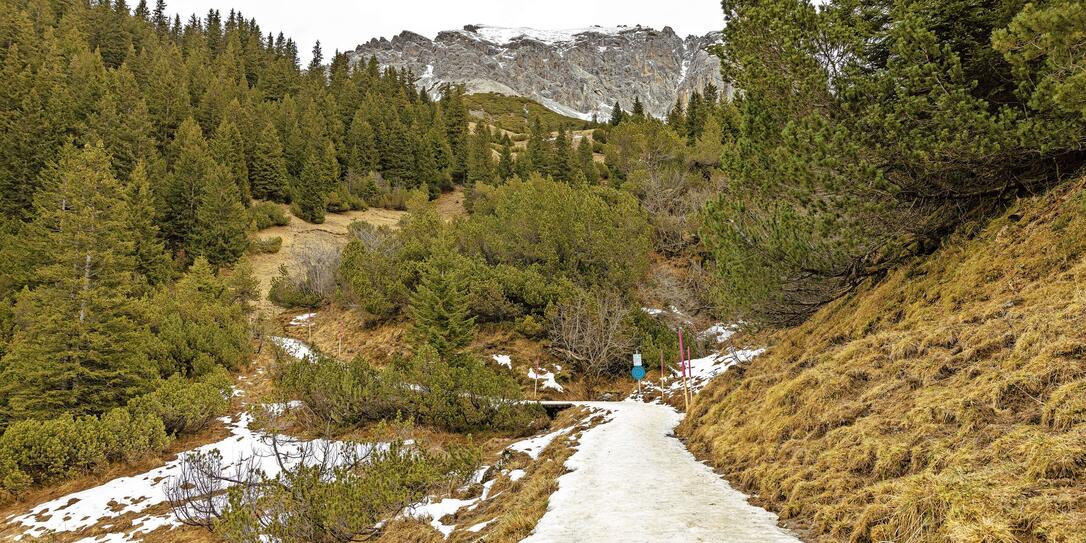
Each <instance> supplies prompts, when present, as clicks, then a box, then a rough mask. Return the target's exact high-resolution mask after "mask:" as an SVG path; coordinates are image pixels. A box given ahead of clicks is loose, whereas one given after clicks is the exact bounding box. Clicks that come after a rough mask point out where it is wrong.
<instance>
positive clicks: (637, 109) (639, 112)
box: [632, 96, 645, 119]
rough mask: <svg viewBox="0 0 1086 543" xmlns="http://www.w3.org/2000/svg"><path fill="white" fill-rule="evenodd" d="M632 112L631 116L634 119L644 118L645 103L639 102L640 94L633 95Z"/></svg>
mask: <svg viewBox="0 0 1086 543" xmlns="http://www.w3.org/2000/svg"><path fill="white" fill-rule="evenodd" d="M632 114H633V117H634V118H635V119H644V118H645V105H644V104H642V103H641V97H640V96H635V97H634V105H633V112H632Z"/></svg>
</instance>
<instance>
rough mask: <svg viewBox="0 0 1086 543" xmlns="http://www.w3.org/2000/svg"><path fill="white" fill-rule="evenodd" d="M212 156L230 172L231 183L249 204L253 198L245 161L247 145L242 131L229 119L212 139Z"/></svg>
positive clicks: (241, 198)
mask: <svg viewBox="0 0 1086 543" xmlns="http://www.w3.org/2000/svg"><path fill="white" fill-rule="evenodd" d="M211 156H212V158H214V159H215V162H217V163H218V164H219V165H220V166H224V167H225V168H226V171H227V172H229V177H230V181H231V182H232V183H234V185H235V186H236V187H237V188H238V191H237V192H238V198H240V201H241V202H242V203H244V204H248V203H249V200H250V198H252V192H251V189H250V188H249V167H248V164H247V161H246V160H245V143H244V142H243V141H242V136H241V130H239V129H238V127H237V125H235V124H234V123H233V121H230V120H229V119H226V120H223V122H222V123H221V124H219V128H218V129H216V130H215V136H214V137H213V138H212V139H211Z"/></svg>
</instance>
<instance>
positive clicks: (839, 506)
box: [680, 180, 1086, 543]
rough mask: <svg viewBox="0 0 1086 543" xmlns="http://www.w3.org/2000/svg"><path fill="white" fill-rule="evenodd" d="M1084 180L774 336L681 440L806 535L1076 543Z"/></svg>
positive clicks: (694, 416) (691, 420)
mask: <svg viewBox="0 0 1086 543" xmlns="http://www.w3.org/2000/svg"><path fill="white" fill-rule="evenodd" d="M1084 186H1086V180H1083V181H1079V182H1077V183H1071V184H1068V185H1066V186H1064V187H1061V188H1059V189H1056V190H1054V191H1052V192H1050V193H1049V194H1047V195H1045V196H1039V197H1035V198H1032V199H1028V200H1022V201H1021V202H1019V203H1018V204H1017V205H1016V206H1015V207H1014V208H1013V209H1011V210H1009V211H1008V212H1007V213H1005V214H1004V215H1003V216H1001V217H1000V218H998V219H996V220H993V221H992V222H990V223H989V224H987V225H985V226H983V227H973V228H963V232H962V233H959V234H958V235H956V236H955V237H954V238H953V239H951V240H949V241H947V242H946V243H945V245H944V247H943V248H941V249H940V250H939V251H938V252H937V253H936V254H934V255H932V256H931V257H929V258H926V259H923V260H918V261H916V262H913V263H910V264H908V265H904V266H902V267H901V268H899V269H897V270H895V271H893V272H891V273H889V274H888V275H887V277H885V278H884V279H882V280H881V281H878V282H871V283H870V284H867V285H864V286H863V287H862V288H860V289H858V290H857V291H856V292H854V293H853V294H851V295H850V296H848V297H846V298H844V299H841V300H838V301H836V302H834V303H832V304H830V305H829V306H827V307H825V308H823V309H822V310H821V311H820V312H818V313H817V314H816V315H814V316H813V317H812V318H811V319H809V321H808V322H806V323H804V324H803V325H801V326H798V327H796V328H794V329H790V330H784V331H781V332H779V333H778V334H776V335H774V336H773V338H772V344H773V346H772V347H771V348H770V350H769V351H768V352H767V353H766V354H765V355H763V356H762V357H760V358H758V359H756V361H755V362H754V363H753V364H751V365H750V366H749V367H747V368H746V371H744V372H730V373H729V374H727V375H725V376H724V377H721V378H719V379H717V380H716V381H715V382H714V383H712V384H711V385H710V386H709V387H707V388H706V389H705V390H704V391H703V392H702V393H701V394H700V395H699V396H698V398H697V400H696V401H695V403H694V406H693V407H692V409H691V414H690V416H689V417H688V418H687V420H686V421H685V422H684V423H683V425H682V426H681V428H680V431H681V433H682V434H683V435H684V436H685V437H686V438H687V439H688V441H689V443H690V446H691V448H692V449H693V450H694V451H695V452H696V453H698V454H700V455H701V456H703V457H706V458H708V459H710V460H711V462H712V463H713V464H714V465H715V466H716V467H717V468H719V469H720V470H721V471H722V472H723V473H724V474H726V476H727V477H728V478H729V480H731V481H732V482H733V483H734V484H736V485H737V486H739V487H741V488H743V489H744V490H746V491H748V492H749V493H751V494H753V495H756V496H757V501H760V502H761V503H762V504H764V505H766V506H767V507H770V508H772V509H775V510H777V511H779V512H780V514H781V517H782V518H783V519H786V520H787V521H788V522H791V523H795V524H797V525H799V526H802V527H807V528H810V530H811V533H813V534H815V535H814V536H812V537H813V539H816V540H818V541H851V542H857V543H862V542H875V541H894V542H899V543H907V542H921V541H924V542H927V541H931V542H961V543H1002V542H1018V541H1021V542H1069V543H1070V542H1073V543H1081V542H1084V541H1086V290H1084V288H1083V287H1084V286H1086V283H1084V281H1086V261H1084V260H1083V255H1084V253H1086V189H1084Z"/></svg>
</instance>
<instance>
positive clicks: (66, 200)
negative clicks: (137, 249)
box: [0, 145, 154, 422]
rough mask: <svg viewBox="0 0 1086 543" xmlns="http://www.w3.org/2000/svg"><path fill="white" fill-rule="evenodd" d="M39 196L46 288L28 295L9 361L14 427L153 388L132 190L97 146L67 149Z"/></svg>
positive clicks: (2, 367) (0, 376)
mask: <svg viewBox="0 0 1086 543" xmlns="http://www.w3.org/2000/svg"><path fill="white" fill-rule="evenodd" d="M46 176H47V177H48V180H49V183H48V187H47V188H46V189H44V190H43V191H42V192H41V193H39V194H38V195H37V196H36V197H35V209H36V211H37V219H36V221H35V223H34V227H33V229H34V232H35V238H36V241H37V242H38V243H40V244H41V245H42V247H44V248H45V249H46V250H45V252H44V253H43V254H44V258H43V260H42V261H40V262H39V263H38V268H37V273H38V275H39V276H40V278H41V285H40V286H38V287H37V288H35V289H34V290H32V291H25V292H24V293H23V294H22V295H20V296H19V301H18V307H17V309H16V314H17V315H19V318H18V322H17V326H18V328H17V331H16V332H15V336H14V338H13V339H12V342H11V344H10V345H9V347H8V349H7V352H6V354H5V355H4V358H3V360H2V361H0V398H3V404H2V405H0V416H2V418H3V420H4V421H5V422H10V421H12V420H17V419H22V418H28V417H37V418H48V417H53V416H57V415H60V414H62V413H71V414H85V413H100V412H102V411H104V410H106V409H109V408H110V407H114V406H118V405H122V404H124V403H125V402H126V401H127V400H128V399H129V398H131V397H132V396H134V395H136V394H139V393H142V392H145V391H146V390H147V389H148V386H149V385H150V383H151V380H152V379H153V378H154V369H153V367H152V366H151V365H150V364H147V363H146V349H147V344H148V340H149V338H148V335H147V332H146V331H145V330H144V329H143V328H142V327H141V326H140V324H139V317H138V306H137V303H136V300H135V299H134V298H133V297H132V296H131V294H132V286H133V283H134V282H133V278H132V275H133V272H134V270H135V266H134V262H133V258H132V257H131V254H132V242H131V241H130V240H131V239H132V235H131V232H130V231H129V230H128V228H127V225H126V224H125V220H124V218H125V216H126V214H127V213H126V210H125V203H124V194H123V190H122V188H121V185H120V183H118V182H117V180H116V179H115V178H114V177H113V174H112V173H111V171H110V166H109V158H108V155H107V153H106V151H105V149H104V148H103V147H102V146H100V145H98V146H93V147H87V148H84V149H82V150H76V149H75V148H74V147H68V148H66V149H65V150H63V151H62V153H61V156H60V159H59V161H58V162H57V164H56V166H55V167H53V168H50V171H49V172H47V174H46Z"/></svg>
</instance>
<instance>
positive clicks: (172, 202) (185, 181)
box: [162, 117, 222, 250]
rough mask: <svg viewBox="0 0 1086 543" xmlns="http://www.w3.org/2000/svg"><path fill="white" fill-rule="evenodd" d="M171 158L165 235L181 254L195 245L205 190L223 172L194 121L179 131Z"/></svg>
mask: <svg viewBox="0 0 1086 543" xmlns="http://www.w3.org/2000/svg"><path fill="white" fill-rule="evenodd" d="M171 154H172V155H173V156H174V157H175V158H174V161H173V165H172V167H171V171H170V174H169V176H168V178H167V179H166V187H165V194H164V197H163V202H164V204H165V208H164V209H163V213H162V218H163V226H164V228H163V233H164V234H165V235H166V239H168V240H170V242H171V244H172V246H173V249H175V250H182V249H184V248H185V247H186V246H187V245H188V244H189V243H190V242H191V241H192V235H193V233H194V231H195V229H196V209H197V208H198V207H199V206H200V196H201V194H203V191H204V187H206V186H207V183H208V180H209V179H210V178H211V177H212V176H213V175H218V174H220V173H222V172H221V170H219V168H218V165H217V164H216V163H215V161H214V160H213V159H212V158H211V154H210V151H209V150H208V147H207V141H205V140H204V136H203V134H202V133H201V132H200V126H199V125H197V124H196V121H194V120H193V119H192V118H191V117H190V118H188V119H186V120H185V121H184V122H183V123H181V126H180V127H179V128H178V129H177V139H175V140H174V142H173V145H172V147H171Z"/></svg>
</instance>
